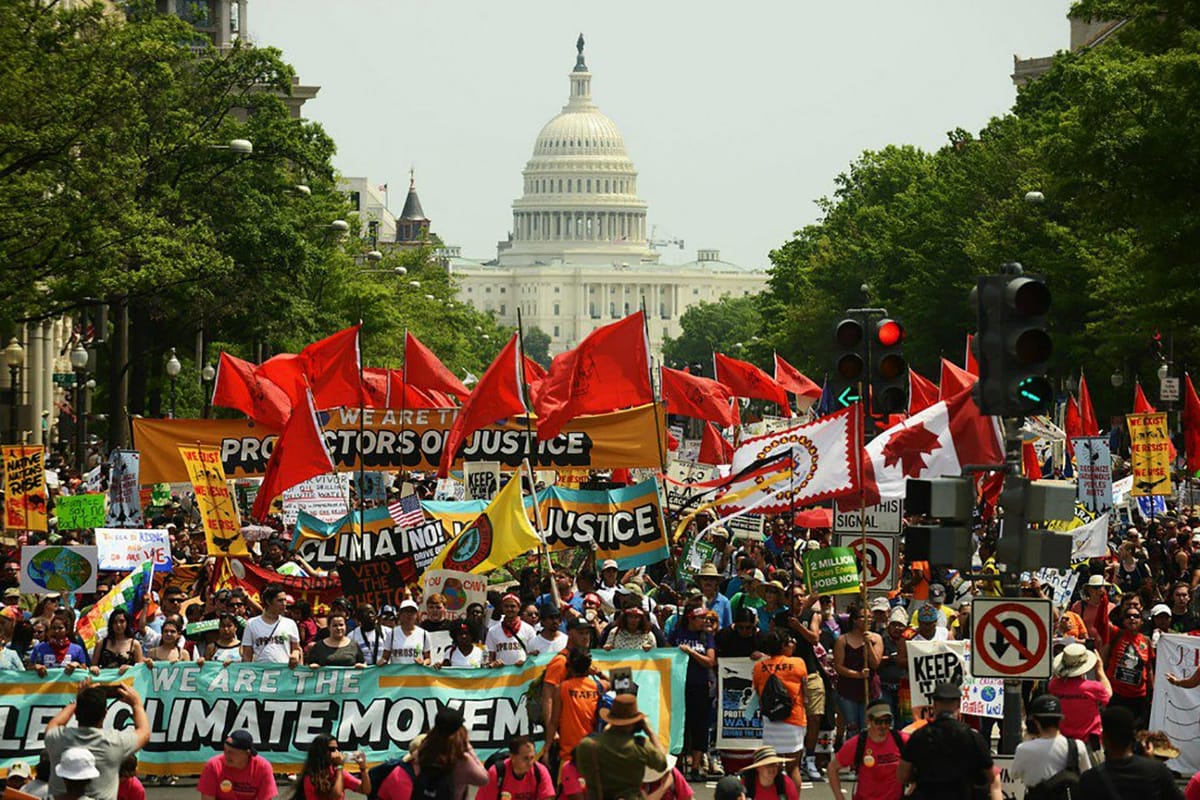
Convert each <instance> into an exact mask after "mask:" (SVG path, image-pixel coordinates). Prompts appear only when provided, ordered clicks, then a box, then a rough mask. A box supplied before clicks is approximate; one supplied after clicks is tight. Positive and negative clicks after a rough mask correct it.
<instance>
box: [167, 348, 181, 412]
mask: <svg viewBox="0 0 1200 800" xmlns="http://www.w3.org/2000/svg"><path fill="white" fill-rule="evenodd" d="M181 369H183V365H182V364H180V363H179V359H178V358H176V356H175V348H174V347H172V348H171V353H170V355H169V356H168V357H167V377H168V378H170V379H171V419H175V379H176V378H178V377H179V371H180V370H181Z"/></svg>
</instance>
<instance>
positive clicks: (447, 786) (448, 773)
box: [403, 764, 454, 800]
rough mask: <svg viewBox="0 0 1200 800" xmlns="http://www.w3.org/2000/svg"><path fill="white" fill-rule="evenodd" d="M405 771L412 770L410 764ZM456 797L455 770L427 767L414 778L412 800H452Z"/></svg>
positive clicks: (406, 765)
mask: <svg viewBox="0 0 1200 800" xmlns="http://www.w3.org/2000/svg"><path fill="white" fill-rule="evenodd" d="M403 766H404V768H405V769H411V768H410V766H409V765H408V764H405V765H403ZM453 796H454V770H453V769H433V768H430V767H425V768H423V769H422V770H421V772H420V774H418V775H417V776H416V777H415V778H413V790H412V800H451V799H452V798H453Z"/></svg>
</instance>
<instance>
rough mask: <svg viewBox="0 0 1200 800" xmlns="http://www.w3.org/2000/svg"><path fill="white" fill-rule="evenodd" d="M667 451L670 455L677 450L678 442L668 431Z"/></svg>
mask: <svg viewBox="0 0 1200 800" xmlns="http://www.w3.org/2000/svg"><path fill="white" fill-rule="evenodd" d="M667 449H668V450H670V451H671V452H672V453H674V452H675V451H676V450H678V449H679V440H678V439H676V438H675V434H673V433H671V432H670V431H667Z"/></svg>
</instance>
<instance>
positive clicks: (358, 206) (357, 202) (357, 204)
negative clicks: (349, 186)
mask: <svg viewBox="0 0 1200 800" xmlns="http://www.w3.org/2000/svg"><path fill="white" fill-rule="evenodd" d="M350 205H352V206H354V210H355V211H361V210H362V198H361V196H360V195H359V193H358V192H351V193H350Z"/></svg>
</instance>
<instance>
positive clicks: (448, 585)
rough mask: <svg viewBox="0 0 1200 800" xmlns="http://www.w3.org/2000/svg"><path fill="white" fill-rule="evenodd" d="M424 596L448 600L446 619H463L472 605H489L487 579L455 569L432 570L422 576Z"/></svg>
mask: <svg viewBox="0 0 1200 800" xmlns="http://www.w3.org/2000/svg"><path fill="white" fill-rule="evenodd" d="M421 581H422V583H423V584H424V589H425V591H424V594H423V595H422V596H424V597H429V595H431V594H435V593H436V594H440V595H442V596H443V597H445V598H446V618H447V619H462V618H463V617H465V616H466V615H467V606H469V605H471V603H479V604H480V605H484V604H486V603H487V587H488V582H487V577H486V576H484V575H475V574H472V573H470V572H459V571H458V570H454V569H431V570H429V571H427V572H426V573H425V574H424V575H422V576H421Z"/></svg>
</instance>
